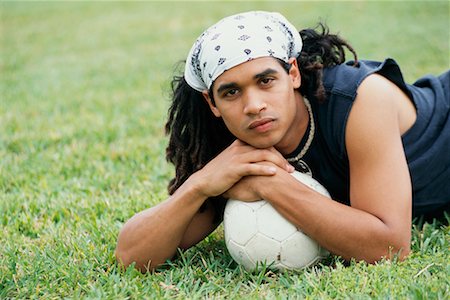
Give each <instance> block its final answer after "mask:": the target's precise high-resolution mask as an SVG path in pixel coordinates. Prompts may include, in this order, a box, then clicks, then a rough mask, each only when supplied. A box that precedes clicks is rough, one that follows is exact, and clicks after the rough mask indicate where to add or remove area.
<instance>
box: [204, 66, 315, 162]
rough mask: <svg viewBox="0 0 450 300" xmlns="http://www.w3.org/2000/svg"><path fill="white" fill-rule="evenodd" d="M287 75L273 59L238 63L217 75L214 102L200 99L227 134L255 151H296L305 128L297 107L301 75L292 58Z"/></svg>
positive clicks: (213, 88) (302, 115) (302, 116)
mask: <svg viewBox="0 0 450 300" xmlns="http://www.w3.org/2000/svg"><path fill="white" fill-rule="evenodd" d="M289 63H291V64H292V66H291V68H290V70H289V73H287V72H286V71H285V70H284V69H283V67H282V66H281V64H280V63H279V62H278V61H277V60H276V59H275V58H272V57H264V58H258V59H254V60H251V61H248V62H246V63H243V64H240V65H238V66H236V67H234V68H231V69H230V70H227V71H225V72H224V73H223V74H222V75H220V76H219V77H218V78H217V79H216V80H215V81H214V84H213V87H212V91H213V96H214V101H215V103H214V104H213V103H212V101H211V99H210V98H209V95H208V91H204V92H203V96H204V97H205V99H206V101H207V102H208V104H209V106H210V108H211V111H212V112H213V113H214V115H215V116H216V117H221V118H222V119H223V121H224V123H225V125H226V126H227V127H228V129H229V130H230V132H231V133H232V134H233V135H234V136H236V137H237V138H238V139H240V140H241V141H244V142H246V143H248V144H250V145H252V146H254V147H257V148H269V147H271V146H275V148H277V149H278V150H279V151H280V152H281V153H283V154H288V153H290V152H292V151H293V150H295V147H296V146H297V145H298V143H299V141H300V139H301V136H302V133H301V130H299V129H301V128H306V126H307V122H308V119H307V112H305V111H304V110H303V109H302V107H301V106H300V103H302V102H301V96H300V94H299V93H298V92H296V91H295V89H296V88H298V87H299V86H300V72H299V70H298V66H297V62H296V60H295V59H294V58H293V59H291V60H290V61H289Z"/></svg>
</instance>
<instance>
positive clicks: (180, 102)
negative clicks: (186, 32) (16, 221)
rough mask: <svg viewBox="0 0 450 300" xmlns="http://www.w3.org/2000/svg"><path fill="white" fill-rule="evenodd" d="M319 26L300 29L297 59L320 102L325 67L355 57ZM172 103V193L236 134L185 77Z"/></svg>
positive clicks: (175, 84)
mask: <svg viewBox="0 0 450 300" xmlns="http://www.w3.org/2000/svg"><path fill="white" fill-rule="evenodd" d="M318 27H320V28H321V32H317V31H316V30H315V29H305V30H302V31H300V35H301V37H302V40H303V49H302V52H301V54H300V56H299V57H298V58H297V61H298V64H299V68H300V73H301V76H302V85H301V87H300V93H301V94H302V95H305V96H307V97H308V98H310V99H316V100H317V101H324V100H325V97H326V95H325V91H324V87H323V84H322V70H323V68H325V67H331V66H335V65H338V64H341V63H343V62H345V48H347V49H348V50H349V51H350V52H351V53H352V54H353V55H354V58H355V63H354V65H355V66H357V64H358V63H357V56H356V53H355V51H354V50H353V48H352V47H351V46H350V45H349V44H348V43H347V42H346V41H344V40H343V39H341V38H340V37H339V36H337V35H333V34H329V30H328V28H327V27H326V26H325V25H323V24H319V26H318ZM172 93H173V97H172V100H173V101H172V104H171V106H170V108H169V116H168V120H167V123H166V126H165V130H166V134H167V135H169V144H168V146H167V149H166V158H167V160H168V161H169V162H171V163H173V164H174V165H175V178H173V179H172V180H171V181H170V183H169V187H168V189H169V194H173V193H174V192H175V191H176V190H177V189H178V187H180V185H181V184H183V182H184V181H185V180H186V179H187V178H188V177H189V176H190V175H191V174H193V173H194V172H196V171H197V170H199V169H201V168H202V167H203V166H204V165H206V164H207V163H208V162H209V161H210V160H211V159H212V158H214V157H215V156H216V155H217V154H219V153H220V152H221V151H223V150H224V149H225V148H226V147H228V146H229V145H230V144H231V143H232V142H233V140H234V139H235V137H234V136H233V135H232V134H231V133H230V132H229V131H228V129H227V128H226V126H225V124H224V122H223V121H222V119H221V118H216V117H215V116H214V115H213V113H212V112H211V111H210V108H209V106H208V104H207V103H206V101H205V100H204V99H203V95H202V94H201V93H200V92H198V91H196V90H194V89H192V88H191V87H190V86H189V85H188V84H187V83H186V81H185V79H184V77H182V76H175V77H174V78H173V80H172Z"/></svg>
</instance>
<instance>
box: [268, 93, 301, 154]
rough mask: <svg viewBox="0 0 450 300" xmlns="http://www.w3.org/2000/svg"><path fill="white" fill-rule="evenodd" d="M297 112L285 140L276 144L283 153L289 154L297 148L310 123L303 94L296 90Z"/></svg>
mask: <svg viewBox="0 0 450 300" xmlns="http://www.w3.org/2000/svg"><path fill="white" fill-rule="evenodd" d="M296 101H297V112H296V114H295V118H294V121H293V122H292V124H291V126H290V127H289V129H288V131H287V132H286V135H285V137H284V138H283V140H282V141H281V142H280V143H279V144H278V145H276V147H275V148H276V149H277V150H278V151H279V152H280V153H281V154H283V155H288V154H290V153H292V152H294V150H295V149H296V148H297V146H298V144H299V143H300V141H301V140H302V138H303V136H304V135H305V134H308V133H307V132H306V130H307V129H308V124H309V113H308V109H307V108H306V105H305V102H304V100H303V96H302V95H301V94H300V93H299V92H296Z"/></svg>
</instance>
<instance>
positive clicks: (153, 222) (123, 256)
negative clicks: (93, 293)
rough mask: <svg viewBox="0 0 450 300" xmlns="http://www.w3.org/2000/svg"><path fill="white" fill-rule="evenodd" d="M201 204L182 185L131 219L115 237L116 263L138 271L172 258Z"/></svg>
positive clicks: (196, 195) (200, 198)
mask: <svg viewBox="0 0 450 300" xmlns="http://www.w3.org/2000/svg"><path fill="white" fill-rule="evenodd" d="M205 200H206V197H205V196H203V195H201V194H200V193H199V192H198V191H197V190H196V188H195V186H194V185H192V184H190V183H189V182H186V183H185V184H183V185H182V186H181V187H180V188H179V189H178V190H177V191H176V192H175V193H174V194H173V195H172V196H171V197H170V198H168V199H167V200H166V201H164V202H162V203H160V204H158V205H156V206H155V207H152V208H149V209H147V210H144V211H142V212H139V213H137V214H136V215H134V216H133V217H132V218H131V219H130V220H128V222H127V223H126V224H125V225H124V226H123V228H122V230H121V232H120V234H119V237H118V242H117V249H116V257H117V259H118V260H119V261H120V262H121V263H122V264H123V265H125V266H128V265H130V264H131V263H133V262H136V267H137V268H138V269H141V270H142V271H146V269H153V268H154V267H156V266H158V265H160V264H162V263H164V262H165V261H166V260H167V259H169V258H171V257H172V256H173V255H174V254H175V252H176V249H177V247H179V246H180V243H181V242H182V240H183V238H185V233H186V230H187V228H188V227H189V224H190V223H191V222H192V220H193V219H194V216H195V215H196V214H197V212H198V210H199V208H200V206H201V205H202V204H203V202H204V201H205ZM199 215H200V216H199V217H200V218H201V217H202V216H201V214H199ZM206 217H208V216H206Z"/></svg>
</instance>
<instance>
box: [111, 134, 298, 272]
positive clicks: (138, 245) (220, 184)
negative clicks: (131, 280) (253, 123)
mask: <svg viewBox="0 0 450 300" xmlns="http://www.w3.org/2000/svg"><path fill="white" fill-rule="evenodd" d="M264 161H270V162H271V163H272V165H271V166H267V165H264V164H260V163H259V162H264ZM274 165H277V166H278V167H280V168H283V169H284V170H289V168H288V167H287V162H286V160H285V159H284V158H283V157H282V156H281V155H280V154H279V153H278V152H276V151H274V150H273V149H272V150H270V149H269V150H268V149H255V148H253V147H251V146H248V145H246V144H244V143H242V142H240V141H236V142H234V143H233V144H232V145H231V146H230V147H228V148H227V149H226V150H224V151H223V152H222V153H221V154H219V155H218V156H217V157H216V158H214V159H213V160H212V161H211V162H210V163H208V164H207V165H206V166H205V167H204V168H203V169H201V170H199V171H198V172H196V173H194V174H192V175H191V176H190V177H189V178H188V179H187V180H186V182H185V183H184V184H183V185H182V186H181V187H180V188H179V189H178V190H177V191H176V192H175V193H174V194H173V195H172V196H171V197H169V198H168V199H167V200H165V201H164V202H162V203H160V204H158V205H156V206H154V207H152V208H149V209H147V210H144V211H142V212H139V213H138V214H136V215H135V216H133V217H132V218H131V219H130V220H129V221H128V222H127V223H126V224H125V225H124V226H123V228H122V230H121V232H120V234H119V237H118V241H117V249H116V257H117V259H118V260H119V262H121V263H122V264H123V265H124V266H128V265H130V264H131V263H133V262H136V267H137V268H138V269H140V270H141V271H143V272H144V271H147V270H152V269H154V268H155V267H157V266H158V265H160V264H162V263H164V262H165V261H166V260H167V259H169V258H171V257H172V256H173V255H174V254H175V252H176V249H177V248H178V247H180V248H189V247H191V246H192V245H195V244H196V243H198V242H199V241H201V240H202V239H203V238H205V237H206V236H207V235H208V234H210V233H211V232H212V231H213V230H214V229H215V228H216V226H217V224H214V223H213V220H214V217H215V215H214V209H213V207H211V206H209V207H208V206H207V208H206V210H205V211H204V212H199V208H200V206H201V205H202V204H203V203H204V202H205V200H206V199H208V198H209V197H213V196H217V195H220V194H222V193H223V192H224V191H226V190H227V189H229V188H230V187H231V186H232V185H233V184H235V183H236V182H237V181H239V180H240V179H241V178H242V177H243V176H248V175H259V176H272V175H274V174H275V173H276V172H277V169H276V168H275V167H274Z"/></svg>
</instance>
